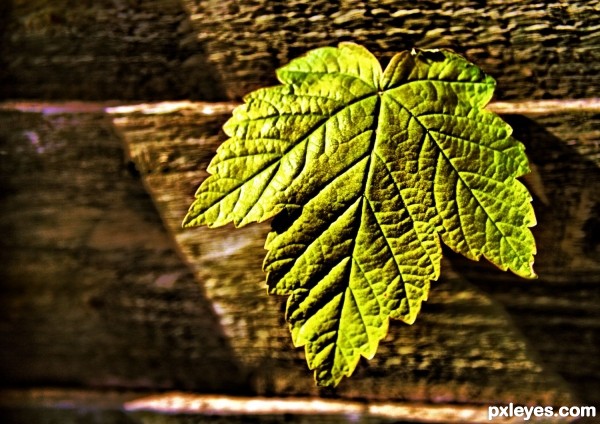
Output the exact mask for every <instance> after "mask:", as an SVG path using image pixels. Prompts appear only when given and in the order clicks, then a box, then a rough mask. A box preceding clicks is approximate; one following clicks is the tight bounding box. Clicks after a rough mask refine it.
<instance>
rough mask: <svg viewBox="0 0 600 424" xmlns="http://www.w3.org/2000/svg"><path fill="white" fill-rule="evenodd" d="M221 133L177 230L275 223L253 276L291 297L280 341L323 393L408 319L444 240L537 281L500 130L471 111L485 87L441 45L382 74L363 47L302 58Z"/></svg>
mask: <svg viewBox="0 0 600 424" xmlns="http://www.w3.org/2000/svg"><path fill="white" fill-rule="evenodd" d="M277 76H278V78H279V80H280V81H281V83H282V85H279V86H276V87H270V88H265V89H261V90H258V91H255V92H253V93H251V94H249V95H248V96H247V97H246V98H245V99H244V100H245V103H244V104H243V105H242V106H240V107H238V108H237V109H236V110H235V111H234V113H233V117H232V118H231V119H230V120H229V121H228V122H227V123H226V124H225V126H224V130H225V132H226V134H227V135H228V136H229V139H228V140H227V141H226V142H225V143H223V144H222V145H221V146H220V147H219V149H218V151H217V154H216V156H215V158H214V159H213V160H212V162H211V164H210V166H209V168H208V171H209V173H210V174H212V175H211V176H210V177H209V178H207V179H206V180H205V181H204V182H203V184H202V185H201V186H200V188H199V189H198V192H197V194H196V200H195V202H194V203H193V204H192V206H191V208H190V211H189V213H188V215H187V216H186V219H185V222H184V224H185V225H188V226H191V225H209V226H220V225H225V224H227V223H229V222H233V223H234V224H235V225H236V226H243V225H246V224H248V223H250V222H257V221H258V222H260V221H264V220H266V219H269V218H272V217H275V216H276V218H275V220H274V222H273V231H272V232H271V233H270V234H269V237H268V239H267V242H266V248H267V250H268V253H267V256H266V258H265V262H264V270H265V271H266V272H267V273H268V276H267V284H268V288H269V292H270V293H272V294H281V295H289V298H288V304H287V312H286V317H287V320H288V322H289V324H290V328H291V332H292V338H293V342H294V344H295V345H296V346H305V351H306V359H307V362H308V365H309V367H310V368H311V369H314V370H315V377H316V380H317V382H318V383H319V384H321V385H331V386H334V385H337V384H338V383H339V382H340V380H341V379H342V378H343V377H344V376H350V375H351V374H352V372H353V371H354V369H355V368H356V366H357V363H358V361H359V359H360V357H361V356H363V357H366V358H369V359H370V358H372V357H373V356H374V355H375V352H376V350H377V346H378V344H379V341H380V340H381V339H382V338H383V337H385V335H386V333H387V328H388V321H389V318H395V319H399V320H402V321H404V322H406V323H409V324H410V323H413V322H414V320H415V319H416V317H417V314H418V312H419V310H420V307H421V303H422V302H423V301H424V300H426V299H427V296H428V293H429V286H430V282H431V281H432V280H436V279H437V278H438V277H439V275H440V260H441V256H442V254H441V242H443V243H445V244H446V245H448V246H449V247H450V248H452V249H453V250H455V251H456V252H459V253H461V254H463V255H464V256H466V257H468V258H471V259H479V258H480V257H481V256H484V257H485V258H486V259H488V260H489V261H490V262H492V263H493V264H495V265H496V266H498V267H499V268H501V269H503V270H507V269H509V270H511V271H512V272H514V273H515V274H517V275H520V276H522V277H526V278H533V277H535V273H534V271H533V268H532V265H533V255H534V254H535V242H534V240H533V236H532V234H531V231H530V230H529V227H531V226H533V225H535V216H534V213H533V209H532V207H531V203H530V202H531V196H530V194H529V192H528V191H527V189H526V188H525V187H524V186H523V185H522V184H521V183H520V182H519V181H518V180H517V179H516V178H517V177H519V176H521V175H523V174H525V173H527V172H528V162H527V157H526V156H525V153H524V147H523V145H522V144H521V143H520V142H518V141H517V140H515V139H514V138H513V137H512V136H511V132H512V129H511V128H510V126H509V125H508V124H506V123H505V122H504V121H502V119H500V118H499V117H498V116H497V115H495V114H493V113H492V112H490V111H487V110H485V109H484V107H485V105H486V104H487V103H488V102H489V100H490V99H491V97H492V94H493V91H494V87H495V82H494V80H493V79H492V78H491V77H489V76H487V75H486V74H484V73H483V71H481V70H480V69H479V68H478V67H476V66H475V65H473V64H472V63H470V62H468V61H467V60H465V59H464V58H462V57H461V56H459V55H457V54H455V53H453V52H450V51H447V50H419V51H416V50H413V51H412V52H402V53H399V54H397V55H396V56H394V57H393V59H392V60H391V62H390V64H389V65H388V67H387V68H386V70H385V71H383V70H382V69H381V66H380V64H379V62H378V61H377V59H376V58H375V57H374V56H373V55H372V54H371V53H370V52H368V51H367V50H366V49H365V48H363V47H361V46H358V45H356V44H352V43H342V44H340V45H339V47H337V48H333V47H326V48H320V49H316V50H313V51H311V52H309V53H308V54H307V55H305V56H303V57H301V58H298V59H295V60H293V61H292V62H290V63H289V64H288V65H287V66H284V67H283V68H281V69H279V71H278V73H277Z"/></svg>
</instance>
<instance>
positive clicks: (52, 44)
mask: <svg viewBox="0 0 600 424" xmlns="http://www.w3.org/2000/svg"><path fill="white" fill-rule="evenodd" d="M340 41H355V42H359V43H362V44H364V45H366V46H367V47H368V48H369V49H371V50H372V51H373V52H374V53H375V54H376V55H377V56H378V57H380V58H381V59H382V60H383V61H384V62H385V61H386V60H388V59H389V58H390V57H391V55H392V54H393V53H395V52H398V51H401V50H406V49H411V48H413V47H418V48H438V47H448V48H452V49H455V50H456V51H458V52H459V53H462V54H464V55H466V56H467V57H468V58H469V59H470V60H473V61H474V62H475V63H477V64H478V65H480V66H481V67H482V68H483V69H484V70H485V71H486V72H488V73H489V74H490V75H492V76H494V77H496V78H497V79H498V90H497V97H498V98H499V99H503V100H506V99H545V98H558V99H560V98H584V97H600V80H599V75H600V53H599V51H598V48H597V46H598V43H599V42H600V0H586V1H584V0H581V1H570V2H565V1H562V0H552V1H547V2H539V1H534V0H527V1H521V0H507V1H505V0H494V1H488V2H483V3H482V2H479V1H475V0H460V1H453V2H450V1H444V2H439V1H422V2H419V4H418V5H417V4H415V3H414V2H410V1H407V0H387V1H362V0H335V1H330V0H316V1H313V2H309V3H307V2H304V1H299V0H294V1H288V0H276V1H267V0H249V1H243V2H240V1H238V0H202V1H200V0H145V1H136V0H100V1H91V0H86V1H75V0H51V1H50V0H11V1H3V2H1V3H0V52H1V54H0V65H2V66H0V95H2V96H4V97H9V98H34V99H82V100H85V99H95V100H100V99H125V100H126V99H139V100H152V99H168V100H172V99H181V98H190V99H202V100H225V99H240V98H241V97H242V96H243V95H245V94H246V93H248V92H249V91H250V90H253V89H255V88H258V87H264V86H265V85H269V84H273V83H275V73H274V71H275V69H276V68H277V67H279V66H282V65H283V64H285V63H287V62H288V61H289V60H291V59H293V58H294V57H297V56H299V55H301V54H304V53H305V52H306V51H308V50H309V49H312V48H316V47H320V46H325V45H336V44H337V43H338V42H340Z"/></svg>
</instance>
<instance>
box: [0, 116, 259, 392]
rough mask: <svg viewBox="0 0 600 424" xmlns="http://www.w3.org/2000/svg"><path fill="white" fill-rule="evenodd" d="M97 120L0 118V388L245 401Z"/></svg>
mask: <svg viewBox="0 0 600 424" xmlns="http://www.w3.org/2000/svg"><path fill="white" fill-rule="evenodd" d="M131 170H133V168H132V167H130V166H129V165H128V162H127V160H126V158H125V155H124V150H123V146H122V144H121V142H120V140H119V138H118V137H117V136H116V134H115V131H114V129H113V127H112V123H111V121H110V119H108V118H107V117H106V115H105V114H103V113H88V114H77V113H75V114H73V113H72V114H62V115H44V114H40V113H21V112H18V111H15V110H13V111H0V193H1V194H0V234H2V237H0V376H1V377H0V382H1V384H2V386H7V385H8V386H15V387H19V386H23V385H41V384H42V385H43V384H51V385H56V386H92V387H113V388H137V389H152V390H156V389H163V390H164V389H173V388H179V389H186V390H192V389H193V390H199V391H203V392H224V391H230V390H236V389H237V390H238V391H239V392H241V393H244V392H246V391H247V387H245V386H244V385H243V381H242V378H241V374H240V372H239V367H238V366H237V362H236V360H235V359H233V357H232V354H231V351H230V348H229V347H228V342H227V340H226V339H225V337H224V335H223V334H222V331H220V326H219V323H218V321H217V317H216V316H215V315H214V313H213V312H212V307H211V306H210V305H209V304H208V302H207V301H206V298H205V295H204V293H203V289H202V287H201V286H200V285H199V284H197V282H196V281H195V279H194V276H193V275H192V274H191V273H190V271H189V269H188V268H187V267H186V266H185V264H184V263H182V261H181V260H180V258H179V257H178V256H177V254H176V252H175V249H174V248H173V244H172V240H171V238H170V236H169V235H168V234H167V232H166V231H165V230H164V229H163V226H162V224H161V221H160V219H159V217H158V215H157V213H156V211H155V209H154V206H153V204H152V202H151V200H150V198H149V197H148V195H147V193H146V192H145V190H144V188H143V186H142V183H141V182H140V179H139V176H138V175H136V174H135V173H133V174H132V172H131Z"/></svg>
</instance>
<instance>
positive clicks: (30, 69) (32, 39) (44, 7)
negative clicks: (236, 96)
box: [0, 0, 222, 100]
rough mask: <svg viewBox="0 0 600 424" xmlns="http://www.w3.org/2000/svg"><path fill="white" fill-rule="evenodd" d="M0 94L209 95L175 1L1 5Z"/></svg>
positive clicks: (41, 0)
mask: <svg viewBox="0 0 600 424" xmlns="http://www.w3.org/2000/svg"><path fill="white" fill-rule="evenodd" d="M0 39H1V40H2V43H0V51H1V54H0V97H2V98H20V99H21V98H33V99H79V100H90V99H95V100H103V99H104V100H105V99H120V100H127V99H136V100H140V99H171V100H172V99H177V98H192V99H193V98H196V99H199V98H201V99H205V100H206V99H209V100H216V99H218V98H219V97H221V96H222V92H221V90H220V89H219V85H218V81H216V80H215V78H214V77H215V74H214V72H213V71H212V70H211V69H212V66H211V64H209V63H207V62H206V58H205V54H204V51H203V46H202V45H201V44H200V43H199V42H198V40H197V38H196V36H195V33H194V31H193V30H192V28H191V26H190V25H189V22H188V17H187V14H186V12H185V10H184V9H183V8H182V6H181V2H180V1H179V0H144V1H130V0H116V1H112V0H97V1H91V0H85V1H82V0H80V1H75V0H12V1H2V2H0Z"/></svg>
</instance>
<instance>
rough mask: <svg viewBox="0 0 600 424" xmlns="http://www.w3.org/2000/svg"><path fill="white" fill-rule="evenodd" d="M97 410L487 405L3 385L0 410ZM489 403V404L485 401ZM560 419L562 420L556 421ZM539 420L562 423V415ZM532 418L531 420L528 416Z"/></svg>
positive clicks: (400, 412)
mask: <svg viewBox="0 0 600 424" xmlns="http://www.w3.org/2000/svg"><path fill="white" fill-rule="evenodd" d="M82 406H85V407H86V408H88V409H92V410H97V411H114V410H120V411H124V412H125V413H127V414H137V413H145V414H148V413H149V414H153V415H191V416H193V415H196V416H215V415H218V416H238V417H239V416H242V417H243V416H246V417H256V416H262V415H271V416H273V415H320V416H323V415H327V416H339V417H346V418H347V417H352V419H351V420H352V421H357V422H358V421H360V420H361V419H365V418H380V419H385V420H400V421H402V422H422V423H447V422H452V423H463V424H467V423H481V422H487V421H488V405H475V404H473V405H465V404H460V405H458V404H444V403H440V404H425V403H405V402H358V401H344V400H333V399H316V398H301V397H295V398H278V397H269V398H267V397H233V396H225V395H204V394H196V393H184V392H166V393H151V394H149V393H147V392H132V391H127V392H114V391H108V392H107V391H102V390H82V389H55V388H34V389H12V390H11V389H4V390H1V391H0V409H10V408H19V409H20V408H25V409H28V408H48V409H77V408H81V407H82ZM490 406H493V405H490ZM561 420H562V421H561ZM561 420H559V419H548V418H545V421H544V422H565V418H561ZM495 421H498V422H501V423H516V422H522V419H521V418H519V417H514V418H502V417H499V418H496V419H495ZM532 422H536V420H535V419H532Z"/></svg>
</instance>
